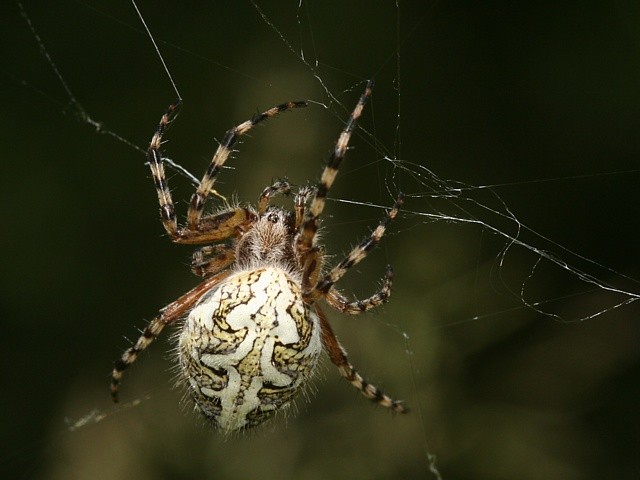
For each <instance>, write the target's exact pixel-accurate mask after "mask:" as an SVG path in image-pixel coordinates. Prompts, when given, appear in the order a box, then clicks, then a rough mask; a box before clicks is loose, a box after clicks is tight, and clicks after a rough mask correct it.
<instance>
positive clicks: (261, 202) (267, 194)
mask: <svg viewBox="0 0 640 480" xmlns="http://www.w3.org/2000/svg"><path fill="white" fill-rule="evenodd" d="M290 193H291V185H289V182H287V181H286V180H278V181H276V182H274V184H273V185H271V186H270V187H267V188H265V189H264V190H263V191H262V194H260V198H259V199H258V214H259V215H262V214H263V213H264V212H266V211H267V207H268V206H269V200H271V197H273V196H274V195H277V194H281V195H289V194H290Z"/></svg>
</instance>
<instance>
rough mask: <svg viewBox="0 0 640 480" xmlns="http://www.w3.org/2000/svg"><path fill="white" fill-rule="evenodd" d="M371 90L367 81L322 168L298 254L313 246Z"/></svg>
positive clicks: (299, 239) (304, 224) (371, 84)
mask: <svg viewBox="0 0 640 480" xmlns="http://www.w3.org/2000/svg"><path fill="white" fill-rule="evenodd" d="M372 88H373V81H372V80H369V81H368V82H367V86H366V87H365V90H364V93H363V94H362V95H361V96H360V99H359V100H358V103H357V105H356V107H355V108H354V109H353V112H351V116H350V117H349V121H347V124H346V125H345V127H344V129H343V130H342V133H341V134H340V137H338V141H337V142H336V146H335V148H334V150H333V153H332V154H331V158H329V161H328V162H327V165H326V166H325V167H324V171H323V172H322V176H321V177H320V183H319V184H318V189H317V190H316V193H315V195H314V197H313V200H312V201H311V206H310V207H309V210H308V211H307V213H306V215H305V220H304V223H303V225H302V231H301V232H300V235H299V236H298V240H297V250H298V251H299V252H306V251H308V250H309V249H310V248H311V246H312V245H313V239H314V237H315V235H316V232H317V231H318V227H319V226H320V221H319V219H320V214H321V213H322V210H324V204H325V199H326V198H327V192H328V191H329V189H330V188H331V186H332V185H333V181H334V180H335V178H336V175H337V174H338V168H339V167H340V163H341V162H342V159H343V158H344V156H345V154H346V153H347V147H348V146H349V139H350V138H351V134H352V133H353V130H354V128H355V126H356V122H357V120H358V118H360V115H361V114H362V109H363V108H364V104H365V103H366V102H367V99H368V98H369V97H370V96H371V89H372Z"/></svg>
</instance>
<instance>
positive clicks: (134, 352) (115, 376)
mask: <svg viewBox="0 0 640 480" xmlns="http://www.w3.org/2000/svg"><path fill="white" fill-rule="evenodd" d="M227 275H228V273H227V272H222V273H219V274H218V275H214V276H212V277H209V278H207V279H206V280H205V281H204V282H202V283H201V284H200V285H198V286H197V287H195V288H194V289H192V290H191V291H189V292H187V293H185V294H184V295H182V296H181V297H180V298H179V299H178V300H176V301H175V302H173V303H170V304H169V305H167V306H166V307H164V308H163V309H162V312H161V313H160V315H159V316H157V317H156V318H154V319H153V320H151V321H150V322H149V325H147V327H146V328H145V329H144V331H143V332H142V335H141V336H140V338H138V340H137V341H136V343H135V344H134V345H133V346H132V347H129V348H128V349H127V350H126V351H125V352H124V353H123V354H122V356H121V357H120V358H119V359H118V360H116V361H115V362H114V365H113V371H112V372H111V398H112V399H113V401H114V402H115V403H117V402H118V392H119V389H120V381H121V380H122V376H123V374H124V371H125V370H126V369H127V368H128V367H129V365H131V364H132V363H133V362H135V361H136V359H137V358H138V355H139V354H140V352H142V351H143V350H145V349H146V348H147V347H148V346H149V345H151V343H152V342H153V341H154V340H155V339H156V338H157V337H158V335H160V333H162V330H163V329H164V327H165V326H166V325H170V324H172V323H173V322H175V321H177V320H179V319H180V318H182V317H183V316H184V315H185V314H186V313H187V312H188V311H189V310H191V308H193V306H194V305H195V304H196V302H197V301H198V300H199V299H200V297H202V295H203V294H204V293H205V292H206V291H208V290H210V289H211V288H213V287H214V286H215V285H216V284H218V283H219V282H220V281H221V280H222V279H224V277H226V276H227Z"/></svg>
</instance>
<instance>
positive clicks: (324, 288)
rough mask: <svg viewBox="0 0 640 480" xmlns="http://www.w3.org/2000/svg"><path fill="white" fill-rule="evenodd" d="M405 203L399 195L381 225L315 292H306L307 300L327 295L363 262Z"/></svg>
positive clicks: (338, 265)
mask: <svg viewBox="0 0 640 480" xmlns="http://www.w3.org/2000/svg"><path fill="white" fill-rule="evenodd" d="M403 201H404V195H403V194H402V193H401V194H399V195H398V198H397V199H396V202H395V203H394V204H393V207H392V208H391V210H389V211H388V212H387V215H386V216H385V217H384V218H383V219H382V220H381V221H380V223H379V225H378V226H377V227H376V228H375V230H374V231H373V232H372V233H371V235H370V236H369V237H367V238H365V239H364V240H363V241H362V242H361V243H360V245H358V246H357V247H355V248H354V249H353V250H351V252H349V255H347V256H346V257H345V258H344V259H343V260H342V261H341V262H340V263H338V264H337V265H336V266H335V267H333V268H332V269H331V271H330V272H329V273H327V274H326V275H325V276H324V277H323V278H322V279H321V280H320V281H318V283H316V286H315V287H314V289H313V290H311V291H310V292H305V293H304V296H305V300H307V301H314V300H315V299H317V298H318V297H320V296H324V295H327V293H328V292H329V290H330V289H331V287H333V285H334V284H335V283H336V282H337V281H338V280H340V279H341V278H342V277H343V276H344V274H345V273H347V271H348V270H349V269H350V268H351V267H353V266H354V265H355V264H357V263H359V262H360V261H362V260H363V259H364V258H365V257H366V256H367V254H368V253H369V251H371V249H373V247H375V246H376V245H377V244H378V242H379V241H380V239H381V238H382V236H383V235H384V232H385V230H386V229H387V226H388V225H389V223H390V222H391V221H392V220H393V219H394V218H396V215H398V211H399V210H400V206H401V205H402V202H403Z"/></svg>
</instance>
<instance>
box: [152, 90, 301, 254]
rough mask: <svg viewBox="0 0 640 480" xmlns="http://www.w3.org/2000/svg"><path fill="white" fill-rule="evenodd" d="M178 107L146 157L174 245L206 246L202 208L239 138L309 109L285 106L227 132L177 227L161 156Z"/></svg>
mask: <svg viewBox="0 0 640 480" xmlns="http://www.w3.org/2000/svg"><path fill="white" fill-rule="evenodd" d="M179 106H180V103H179V102H178V103H174V104H172V105H170V106H169V108H168V110H167V112H166V113H165V114H164V115H163V116H162V118H161V119H160V123H159V124H158V128H157V130H156V133H155V134H154V135H153V137H152V139H151V143H150V144H149V149H148V150H147V156H148V159H149V165H150V167H151V174H152V176H153V181H154V184H155V187H156V192H157V194H158V202H159V204H160V215H161V218H162V224H163V225H164V228H165V230H166V231H167V233H168V234H169V236H170V237H171V239H172V240H173V241H174V242H178V243H199V242H200V243H204V242H205V241H208V240H209V238H210V236H207V230H208V229H210V228H211V225H209V224H207V222H204V223H203V222H201V217H202V209H203V208H204V203H205V200H206V199H207V197H208V196H209V194H210V193H211V191H212V189H213V184H214V182H215V179H216V176H217V175H218V172H219V171H220V169H221V168H222V166H223V165H224V163H225V162H226V161H227V159H228V158H229V155H230V154H231V152H232V151H233V147H234V145H235V144H236V142H237V140H238V138H239V137H240V136H242V135H244V134H245V133H247V132H248V131H249V130H251V129H252V128H253V127H254V126H255V125H257V124H258V123H260V122H262V121H264V120H267V119H269V118H271V117H275V116H276V115H278V114H279V113H282V112H285V111H287V110H291V109H294V108H301V107H306V106H307V103H306V102H288V103H283V104H281V105H278V106H276V107H273V108H271V109H269V110H266V111H264V112H262V113H260V114H258V115H255V116H254V117H253V118H252V119H251V120H247V121H246V122H243V123H241V124H240V125H238V126H236V127H234V128H232V129H230V130H228V131H227V133H226V134H225V136H224V138H223V140H222V143H221V144H220V145H219V146H218V149H217V150H216V153H215V155H214V156H213V158H212V160H211V163H210V165H209V168H208V169H207V171H206V172H205V174H204V176H203V177H202V181H201V182H200V185H199V186H198V188H197V189H196V192H195V193H194V194H193V196H192V197H191V201H190V204H189V210H188V212H187V225H186V227H179V226H178V222H177V219H176V213H175V207H174V204H173V200H172V198H171V192H170V191H169V186H168V183H167V178H166V174H165V171H164V165H163V162H162V154H161V153H160V147H161V146H162V136H163V134H164V132H165V130H166V129H167V126H168V125H169V124H170V123H171V121H172V120H173V119H174V118H175V116H176V113H177V110H178V108H179ZM205 218H206V217H205ZM201 235H202V236H203V237H206V238H203V239H202V240H200V239H199V237H200V236H201ZM183 237H188V239H189V241H187V242H185V241H181V240H182V239H183Z"/></svg>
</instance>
